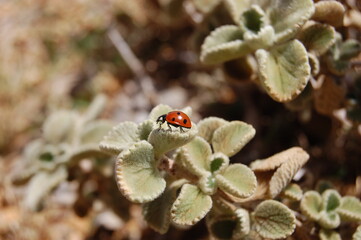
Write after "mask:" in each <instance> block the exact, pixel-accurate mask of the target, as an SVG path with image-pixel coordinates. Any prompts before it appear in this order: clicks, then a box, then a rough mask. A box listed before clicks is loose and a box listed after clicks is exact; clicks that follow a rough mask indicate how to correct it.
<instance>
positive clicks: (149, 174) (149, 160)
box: [116, 141, 166, 203]
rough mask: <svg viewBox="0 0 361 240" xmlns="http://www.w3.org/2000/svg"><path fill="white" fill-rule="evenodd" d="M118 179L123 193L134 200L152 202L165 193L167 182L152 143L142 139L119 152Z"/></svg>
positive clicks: (117, 162)
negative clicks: (156, 158) (156, 164)
mask: <svg viewBox="0 0 361 240" xmlns="http://www.w3.org/2000/svg"><path fill="white" fill-rule="evenodd" d="M116 181H117V184H118V187H119V190H120V191H121V192H122V194H123V195H124V196H125V197H127V198H128V199H129V200H130V201H132V202H137V203H146V202H150V201H152V200H154V199H156V198H157V197H159V195H161V194H162V193H163V191H164V188H165V185H166V182H165V180H164V179H163V177H162V175H161V174H160V172H159V171H158V169H157V168H156V166H155V159H154V152H153V147H152V145H151V144H149V143H148V142H146V141H140V142H138V143H135V144H134V145H132V146H131V147H130V148H129V149H127V150H125V151H123V152H121V154H119V156H118V158H117V160H116Z"/></svg>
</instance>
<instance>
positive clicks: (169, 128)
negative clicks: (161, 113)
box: [167, 122, 172, 131]
mask: <svg viewBox="0 0 361 240" xmlns="http://www.w3.org/2000/svg"><path fill="white" fill-rule="evenodd" d="M167 125H168V130H169V131H172V128H171V127H170V125H169V122H167Z"/></svg>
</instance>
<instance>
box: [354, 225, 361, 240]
mask: <svg viewBox="0 0 361 240" xmlns="http://www.w3.org/2000/svg"><path fill="white" fill-rule="evenodd" d="M352 240H361V225H359V226H358V227H357V229H356V232H355V233H354V234H353V235H352Z"/></svg>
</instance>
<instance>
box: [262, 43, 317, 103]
mask: <svg viewBox="0 0 361 240" xmlns="http://www.w3.org/2000/svg"><path fill="white" fill-rule="evenodd" d="M256 57H257V61H258V65H259V73H260V81H261V83H262V85H263V86H264V87H265V89H266V91H267V93H268V94H269V95H270V96H271V97H272V98H273V99H274V100H276V101H279V102H287V101H290V100H292V99H294V98H295V97H296V96H298V95H299V94H300V93H301V92H302V90H303V89H304V88H305V86H306V84H307V82H308V79H309V77H310V71H311V68H310V65H309V64H308V55H307V51H306V49H305V47H304V46H303V45H302V43H301V42H299V41H298V40H292V41H289V42H287V43H284V44H282V45H279V46H277V47H274V48H272V50H271V51H270V52H268V51H266V50H263V49H259V50H257V52H256Z"/></svg>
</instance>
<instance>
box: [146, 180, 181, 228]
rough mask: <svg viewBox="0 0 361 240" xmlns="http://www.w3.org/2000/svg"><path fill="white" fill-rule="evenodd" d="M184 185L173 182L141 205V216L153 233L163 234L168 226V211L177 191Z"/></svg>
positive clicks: (179, 182)
mask: <svg viewBox="0 0 361 240" xmlns="http://www.w3.org/2000/svg"><path fill="white" fill-rule="evenodd" d="M182 183H184V182H183V180H179V181H177V182H174V183H173V184H171V186H169V187H168V188H166V190H165V191H164V193H163V194H162V195H161V196H160V197H158V198H157V199H155V200H154V201H151V202H149V203H145V204H144V205H143V216H144V219H145V220H146V221H147V223H148V225H149V226H150V227H151V228H153V229H154V230H155V231H157V232H159V233H161V234H164V233H166V232H167V231H168V228H169V225H170V209H171V207H172V204H173V202H174V201H175V199H176V197H177V195H176V193H177V190H178V188H179V187H181V184H182Z"/></svg>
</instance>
